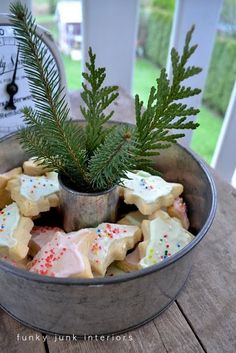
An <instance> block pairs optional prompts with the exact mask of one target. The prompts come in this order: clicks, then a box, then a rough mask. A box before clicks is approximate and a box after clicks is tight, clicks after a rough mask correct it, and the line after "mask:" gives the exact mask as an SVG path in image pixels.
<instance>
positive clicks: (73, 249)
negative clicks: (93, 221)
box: [30, 229, 96, 278]
mask: <svg viewBox="0 0 236 353" xmlns="http://www.w3.org/2000/svg"><path fill="white" fill-rule="evenodd" d="M95 236H96V234H95V233H94V231H91V230H90V229H81V230H79V231H78V232H72V233H67V234H65V233H61V232H57V233H56V234H55V235H54V237H53V239H52V240H51V241H50V242H48V243H47V244H46V245H44V246H43V247H42V248H41V250H40V251H39V252H38V253H37V255H36V256H35V257H34V258H33V260H32V263H31V265H30V272H35V273H38V274H40V275H43V276H51V277H80V278H93V274H92V272H91V266H90V262H89V259H88V252H89V248H90V246H91V243H92V242H93V240H94V238H95Z"/></svg>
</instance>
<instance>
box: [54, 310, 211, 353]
mask: <svg viewBox="0 0 236 353" xmlns="http://www.w3.org/2000/svg"><path fill="white" fill-rule="evenodd" d="M114 319H115V318H114ZM117 338H121V340H120V341H117V340H116V339H117ZM48 347H49V351H50V353H75V352H86V353H87V352H88V353H90V352H94V353H101V352H103V353H106V352H107V353H108V352H109V353H110V352H112V353H120V352H130V353H133V352H135V353H146V352H148V353H157V352H158V353H167V352H169V353H171V352H173V353H203V352H204V351H203V350H202V348H201V345H200V344H199V342H198V341H197V339H196V337H195V335H194V334H193V332H192V331H191V329H190V327H189V325H188V323H187V322H186V320H185V319H184V317H183V315H182V314H181V312H180V310H179V309H178V307H177V305H176V303H173V304H172V306H171V307H170V308H169V309H168V310H167V311H166V312H164V313H163V314H162V315H161V316H160V317H158V318H157V319H155V320H154V321H152V322H150V323H148V324H146V325H145V326H143V327H141V328H139V329H137V330H133V331H130V332H128V333H124V334H122V335H119V336H113V338H112V337H110V338H109V339H106V338H105V337H103V338H102V339H99V338H97V339H96V338H95V339H94V340H90V341H88V337H87V340H84V341H82V340H81V341H78V342H71V341H70V342H66V341H61V342H55V339H54V338H53V337H48Z"/></svg>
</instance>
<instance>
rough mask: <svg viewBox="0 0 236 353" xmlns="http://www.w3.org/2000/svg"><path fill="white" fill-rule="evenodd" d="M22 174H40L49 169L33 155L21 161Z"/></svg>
mask: <svg viewBox="0 0 236 353" xmlns="http://www.w3.org/2000/svg"><path fill="white" fill-rule="evenodd" d="M23 171H24V174H27V175H30V176H41V175H44V174H46V173H48V172H49V169H48V168H47V167H45V166H44V165H43V164H41V163H40V162H38V161H36V159H35V157H32V158H30V159H29V160H28V161H25V162H24V163H23Z"/></svg>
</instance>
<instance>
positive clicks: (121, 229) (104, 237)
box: [89, 223, 137, 264]
mask: <svg viewBox="0 0 236 353" xmlns="http://www.w3.org/2000/svg"><path fill="white" fill-rule="evenodd" d="M136 229H137V227H135V226H126V225H120V224H113V223H102V224H100V225H99V226H98V227H97V228H96V229H95V231H96V234H97V236H96V238H95V240H94V242H93V243H92V245H91V247H90V252H89V259H90V260H91V261H93V262H95V263H97V264H100V263H101V262H102V261H103V260H104V259H105V258H106V257H107V255H108V253H109V248H110V247H111V245H112V244H113V243H114V242H115V241H116V240H120V239H123V238H127V237H131V236H133V234H134V232H135V231H136Z"/></svg>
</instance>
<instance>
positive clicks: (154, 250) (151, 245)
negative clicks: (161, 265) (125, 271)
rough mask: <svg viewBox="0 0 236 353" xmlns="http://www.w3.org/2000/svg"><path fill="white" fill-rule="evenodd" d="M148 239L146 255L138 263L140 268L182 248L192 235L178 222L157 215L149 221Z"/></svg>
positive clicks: (159, 260)
mask: <svg viewBox="0 0 236 353" xmlns="http://www.w3.org/2000/svg"><path fill="white" fill-rule="evenodd" d="M149 231H150V240H149V242H148V245H147V249H146V255H145V257H143V258H142V259H141V261H140V262H139V264H140V265H141V267H142V268H145V267H148V266H152V265H155V264H157V263H158V262H161V261H163V260H165V259H167V258H168V257H170V256H171V255H174V254H175V253H176V252H178V251H180V250H181V249H183V248H184V247H185V246H186V245H187V244H189V243H190V241H191V240H192V239H193V238H194V236H193V235H192V234H191V233H189V232H188V231H186V230H185V229H183V228H182V226H181V224H180V222H178V221H177V220H175V219H172V218H169V219H168V220H163V219H162V218H161V217H158V218H156V219H154V220H153V221H151V222H150V228H149Z"/></svg>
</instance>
